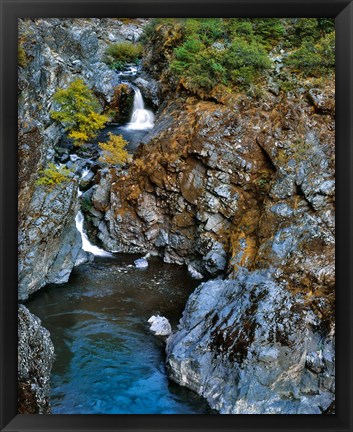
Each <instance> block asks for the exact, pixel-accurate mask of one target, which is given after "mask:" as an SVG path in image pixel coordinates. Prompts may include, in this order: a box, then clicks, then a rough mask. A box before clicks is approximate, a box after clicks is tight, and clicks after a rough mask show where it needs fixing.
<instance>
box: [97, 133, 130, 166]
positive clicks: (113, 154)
mask: <svg viewBox="0 0 353 432" xmlns="http://www.w3.org/2000/svg"><path fill="white" fill-rule="evenodd" d="M108 135H109V140H108V141H107V142H105V143H102V142H100V143H98V145H99V148H100V149H101V150H102V152H103V154H102V155H101V157H100V158H99V160H100V162H103V163H107V164H109V165H120V164H123V163H125V162H127V160H128V158H129V153H128V152H127V151H126V150H125V146H126V145H127V141H125V140H124V138H123V137H122V136H121V135H114V134H112V133H111V132H109V133H108Z"/></svg>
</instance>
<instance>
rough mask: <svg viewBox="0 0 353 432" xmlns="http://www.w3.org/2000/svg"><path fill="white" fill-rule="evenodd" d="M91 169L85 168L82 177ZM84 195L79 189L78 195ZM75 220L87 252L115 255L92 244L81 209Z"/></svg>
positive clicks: (102, 255) (83, 246) (107, 255)
mask: <svg viewBox="0 0 353 432" xmlns="http://www.w3.org/2000/svg"><path fill="white" fill-rule="evenodd" d="M89 171H90V170H89V169H88V168H86V169H84V170H83V172H82V174H81V179H82V178H83V177H84V176H85V175H87V174H88V173H89ZM81 195H82V192H81V191H80V190H78V193H77V196H78V197H80V196H81ZM75 222H76V228H77V231H78V232H79V233H80V234H81V239H82V249H83V250H84V251H86V252H90V253H92V254H93V255H96V256H101V257H113V256H114V255H113V254H111V253H110V252H107V251H105V250H103V249H100V248H99V247H98V246H94V245H93V244H91V242H90V241H89V240H88V237H87V234H86V233H85V232H84V230H83V222H84V217H83V214H82V212H81V211H80V210H79V211H78V213H77V215H76V217H75Z"/></svg>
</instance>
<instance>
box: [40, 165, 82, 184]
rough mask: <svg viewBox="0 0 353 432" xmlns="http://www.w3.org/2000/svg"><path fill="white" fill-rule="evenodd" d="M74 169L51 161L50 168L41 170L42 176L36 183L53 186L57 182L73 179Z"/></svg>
mask: <svg viewBox="0 0 353 432" xmlns="http://www.w3.org/2000/svg"><path fill="white" fill-rule="evenodd" d="M72 172H73V171H72V170H69V169H68V168H65V167H57V166H56V165H55V164H54V163H52V162H51V163H49V164H48V168H45V169H44V170H41V171H39V175H40V177H39V178H38V179H37V180H36V182H35V184H36V185H38V186H39V185H43V186H47V187H49V188H53V187H54V186H55V185H57V184H61V183H65V182H68V181H70V180H71V174H72Z"/></svg>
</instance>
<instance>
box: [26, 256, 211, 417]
mask: <svg viewBox="0 0 353 432" xmlns="http://www.w3.org/2000/svg"><path fill="white" fill-rule="evenodd" d="M134 259H136V255H120V256H117V257H115V258H99V257H98V258H97V257H96V258H95V261H94V262H93V263H88V264H84V265H81V266H79V267H77V268H75V269H74V271H73V273H72V275H71V278H70V281H69V282H68V283H66V284H63V285H59V286H58V285H48V286H47V287H46V288H44V289H43V290H41V291H39V292H38V293H36V294H34V295H33V296H32V297H31V299H30V300H29V301H28V302H27V306H28V308H29V309H30V311H31V312H33V313H34V314H36V315H37V316H39V317H40V318H41V320H42V323H43V325H44V326H45V327H46V328H48V329H49V331H50V333H51V336H52V339H53V343H54V346H55V352H56V360H55V362H54V366H53V371H52V381H51V386H52V393H51V403H52V410H53V413H56V414H144V413H145V414H148V413H149V414H203V413H210V409H209V408H208V406H207V404H206V403H205V401H204V400H203V399H202V398H200V397H198V396H197V395H196V394H195V393H193V392H191V391H189V390H187V389H185V388H182V387H180V386H178V385H176V384H174V383H172V382H170V381H169V380H168V378H167V375H166V370H165V365H164V361H165V354H164V342H163V341H162V340H161V339H159V338H158V337H156V336H154V335H153V334H152V333H151V331H150V329H149V324H148V323H147V320H148V319H149V318H150V316H151V315H153V314H156V313H160V314H161V315H164V316H166V317H167V318H168V319H169V320H170V322H171V324H172V327H174V328H175V326H176V324H177V322H178V320H179V318H180V316H181V314H182V310H183V308H184V306H185V302H186V300H187V298H188V296H189V295H190V293H191V291H192V290H193V289H194V288H195V285H197V282H196V281H194V280H192V279H191V278H190V276H189V275H188V273H187V270H186V269H185V268H183V267H180V266H176V265H170V264H169V265H167V264H164V263H163V262H161V261H160V260H159V259H158V258H151V259H150V260H149V261H150V265H149V267H148V268H147V269H143V270H141V269H138V268H136V267H134V266H133V262H134Z"/></svg>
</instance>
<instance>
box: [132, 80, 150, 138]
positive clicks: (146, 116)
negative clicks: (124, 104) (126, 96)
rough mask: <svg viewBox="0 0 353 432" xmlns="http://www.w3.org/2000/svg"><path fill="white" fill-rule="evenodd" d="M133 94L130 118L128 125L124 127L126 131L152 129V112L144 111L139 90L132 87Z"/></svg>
mask: <svg viewBox="0 0 353 432" xmlns="http://www.w3.org/2000/svg"><path fill="white" fill-rule="evenodd" d="M133 90H134V92H135V96H134V104H133V107H132V116H131V120H130V123H128V124H127V125H126V129H130V130H144V129H152V128H153V126H154V114H153V112H152V111H149V110H146V109H145V105H144V103H143V98H142V94H141V92H140V90H139V89H138V88H136V87H133Z"/></svg>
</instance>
